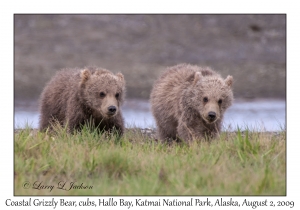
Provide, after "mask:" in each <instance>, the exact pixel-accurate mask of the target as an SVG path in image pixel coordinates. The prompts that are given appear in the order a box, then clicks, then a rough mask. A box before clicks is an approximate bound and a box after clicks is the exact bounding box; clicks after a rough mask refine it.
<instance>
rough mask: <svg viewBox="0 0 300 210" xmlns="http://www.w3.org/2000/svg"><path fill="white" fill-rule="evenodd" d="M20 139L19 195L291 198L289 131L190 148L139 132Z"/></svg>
mask: <svg viewBox="0 0 300 210" xmlns="http://www.w3.org/2000/svg"><path fill="white" fill-rule="evenodd" d="M14 140H15V145H14V153H15V156H14V157H15V158H14V164H15V166H14V174H15V179H14V180H15V183H14V187H15V191H14V192H15V195H285V194H286V146H285V145H286V134H285V131H282V132H279V133H277V134H274V133H263V132H251V131H249V130H246V131H244V132H242V131H240V130H238V132H235V133H232V132H225V133H222V134H221V136H220V138H218V139H215V140H212V141H210V142H207V141H206V142H201V141H199V142H193V143H191V144H189V145H188V144H180V143H172V144H163V143H160V142H158V141H156V140H154V139H150V138H149V137H147V136H145V135H142V134H141V133H140V132H136V131H135V130H129V131H127V132H126V133H125V135H124V136H123V137H121V138H117V137H116V136H114V135H107V134H103V133H98V132H92V131H90V130H89V129H84V130H83V131H82V132H80V133H76V134H68V133H67V132H66V131H65V130H63V129H61V130H59V131H57V133H56V134H55V135H48V134H47V133H41V132H36V131H33V130H31V129H29V128H27V129H24V130H21V131H20V132H16V133H15V138H14ZM72 182H74V183H75V184H74V185H73V188H72V187H71V189H70V186H71V185H72ZM75 185H76V186H77V187H74V186H75ZM51 186H53V188H52V189H51ZM80 186H81V187H80ZM84 187H86V188H85V189H83V188H84ZM74 188H79V189H74Z"/></svg>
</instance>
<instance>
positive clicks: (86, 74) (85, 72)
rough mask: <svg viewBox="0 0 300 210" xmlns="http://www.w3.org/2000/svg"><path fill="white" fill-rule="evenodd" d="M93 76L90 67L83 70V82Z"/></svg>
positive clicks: (81, 75)
mask: <svg viewBox="0 0 300 210" xmlns="http://www.w3.org/2000/svg"><path fill="white" fill-rule="evenodd" d="M90 76H91V72H90V71H89V70H88V69H84V70H82V71H81V74H80V77H81V83H85V82H86V81H87V80H88V79H89V78H90Z"/></svg>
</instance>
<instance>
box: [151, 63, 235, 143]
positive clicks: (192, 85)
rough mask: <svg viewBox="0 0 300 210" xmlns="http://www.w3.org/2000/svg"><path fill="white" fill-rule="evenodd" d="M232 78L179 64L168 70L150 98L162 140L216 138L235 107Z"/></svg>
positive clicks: (158, 81)
mask: <svg viewBox="0 0 300 210" xmlns="http://www.w3.org/2000/svg"><path fill="white" fill-rule="evenodd" d="M232 83H233V78H232V76H228V77H227V78H226V79H225V80H224V79H222V78H221V76H220V75H219V74H217V73H216V72H214V71H213V70H211V69H210V68H208V67H206V68H201V67H198V66H195V65H189V64H179V65H177V66H173V67H170V68H168V69H167V71H165V72H164V73H163V74H162V75H161V77H160V78H159V79H158V80H157V81H156V82H155V84H154V87H153V90H152V92H151V95H150V102H151V109H152V113H153V115H154V118H155V121H156V124H157V130H158V136H159V138H160V139H161V140H163V141H164V140H168V141H170V140H179V139H182V140H185V141H187V142H189V141H190V140H194V139H201V138H211V137H215V136H216V135H217V134H218V133H219V132H220V130H221V122H222V119H223V115H224V112H225V111H226V109H227V108H228V107H229V106H230V105H231V104H232V101H233V93H232Z"/></svg>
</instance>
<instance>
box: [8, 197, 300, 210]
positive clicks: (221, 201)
mask: <svg viewBox="0 0 300 210" xmlns="http://www.w3.org/2000/svg"><path fill="white" fill-rule="evenodd" d="M5 204H6V206H39V207H41V206H50V207H53V208H54V209H55V208H56V207H57V206H72V207H77V206H94V207H96V206H100V207H110V206H120V207H125V208H127V209H130V208H132V207H134V206H136V207H139V206H153V207H155V206H210V207H214V206H231V207H241V206H247V207H249V208H251V209H256V208H257V207H263V206H274V207H275V206H281V207H282V206H285V207H288V208H293V207H294V201H276V202H273V201H271V200H267V199H263V200H260V201H253V200H249V199H243V200H242V201H236V200H234V198H215V199H210V198H206V199H205V198H175V199H170V198H159V199H148V198H136V199H133V200H130V199H121V198H119V199H117V198H99V199H90V198H86V199H82V200H80V201H74V200H71V199H55V198H52V199H44V198H43V199H40V198H36V199H33V198H29V199H23V200H19V201H16V200H13V199H6V201H5Z"/></svg>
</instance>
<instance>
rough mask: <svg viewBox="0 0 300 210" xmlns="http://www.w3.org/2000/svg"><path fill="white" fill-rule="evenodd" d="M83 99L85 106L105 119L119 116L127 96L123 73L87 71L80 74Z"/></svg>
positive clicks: (101, 70) (102, 70)
mask: <svg viewBox="0 0 300 210" xmlns="http://www.w3.org/2000/svg"><path fill="white" fill-rule="evenodd" d="M80 77H81V82H80V89H81V98H82V99H83V100H84V104H86V106H88V107H89V108H90V109H92V110H93V112H94V113H96V114H99V115H101V116H102V117H103V118H111V117H114V116H116V115H117V114H118V112H119V111H120V106H121V104H122V102H123V100H124V95H125V80H124V76H123V74H121V73H117V74H113V73H112V72H110V71H108V70H104V69H100V70H99V69H98V70H92V71H91V70H89V69H85V70H83V71H81V74H80Z"/></svg>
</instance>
